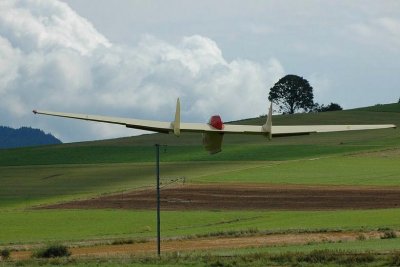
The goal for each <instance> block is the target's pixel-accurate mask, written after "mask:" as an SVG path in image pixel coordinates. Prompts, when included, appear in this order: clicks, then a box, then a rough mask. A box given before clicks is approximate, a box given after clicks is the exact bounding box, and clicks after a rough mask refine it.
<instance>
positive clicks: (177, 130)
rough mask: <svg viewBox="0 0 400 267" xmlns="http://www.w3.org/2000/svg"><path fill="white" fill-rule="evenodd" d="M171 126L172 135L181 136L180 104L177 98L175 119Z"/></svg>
mask: <svg viewBox="0 0 400 267" xmlns="http://www.w3.org/2000/svg"><path fill="white" fill-rule="evenodd" d="M171 124H172V127H173V129H174V134H175V135H176V136H179V135H180V134H181V103H180V101H179V97H178V99H177V100H176V111H175V119H174V121H173V122H172V123H171Z"/></svg>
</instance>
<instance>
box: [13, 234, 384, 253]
mask: <svg viewBox="0 0 400 267" xmlns="http://www.w3.org/2000/svg"><path fill="white" fill-rule="evenodd" d="M361 235H362V236H363V237H364V238H366V239H377V238H380V237H381V236H382V233H380V232H377V231H371V232H326V233H297V234H271V235H260V236H249V237H246V236H245V237H218V238H216V237H213V238H196V239H193V240H192V239H189V240H164V241H162V244H161V247H162V252H163V253H165V252H183V251H199V250H209V249H227V248H233V247H234V248H246V247H263V246H282V245H295V244H307V243H310V242H316V243H319V242H339V241H354V240H356V239H357V238H359V237H360V236H361ZM155 250H156V243H155V241H154V242H145V243H136V244H122V245H98V246H89V247H76V248H71V249H70V251H71V252H72V257H87V256H89V257H110V256H113V257H115V256H122V255H125V256H126V255H128V256H129V255H140V254H145V253H155ZM31 254H32V251H30V250H26V251H17V252H13V253H12V255H11V257H12V259H14V260H17V259H18V260H22V259H28V258H29V257H31Z"/></svg>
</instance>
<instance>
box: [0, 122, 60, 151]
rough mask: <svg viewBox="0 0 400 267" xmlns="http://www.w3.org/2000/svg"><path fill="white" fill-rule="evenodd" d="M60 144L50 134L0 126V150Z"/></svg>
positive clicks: (28, 128) (27, 128) (35, 130)
mask: <svg viewBox="0 0 400 267" xmlns="http://www.w3.org/2000/svg"><path fill="white" fill-rule="evenodd" d="M53 144H61V141H60V140H58V139H57V138H55V137H54V136H53V135H51V134H46V133H45V132H43V131H42V130H39V129H33V128H30V127H21V128H19V129H13V128H10V127H5V126H0V148H16V147H26V146H39V145H53Z"/></svg>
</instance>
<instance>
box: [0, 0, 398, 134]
mask: <svg viewBox="0 0 400 267" xmlns="http://www.w3.org/2000/svg"><path fill="white" fill-rule="evenodd" d="M399 70H400V1H397V0H393V1H389V0H382V1H375V0H374V1H370V0H359V1H357V0H353V1H347V0H343V1H341V0H337V1H322V0H303V1H297V0H291V1H289V0H283V1H280V0H279V1H278V0H276V1H272V0H263V1H258V0H252V1H238V0H220V1H215V0H213V1H211V0H203V1H194V0H163V1H154V0H146V1H142V0H115V1H109V0H85V1H82V0H1V1H0V114H1V115H0V125H5V126H10V127H14V128H18V127H21V126H31V127H34V128H40V129H42V130H44V131H45V132H51V133H52V134H54V135H55V136H56V137H58V138H60V139H61V140H62V141H63V142H76V141H85V140H96V139H106V138H115V137H121V136H131V135H136V134H141V133H143V132H142V131H136V130H132V129H126V128H124V127H122V126H118V125H107V124H101V123H94V122H85V121H74V120H68V119H62V118H52V117H44V116H38V115H37V116H34V115H33V114H32V110H33V109H39V110H52V111H62V112H75V113H85V114H98V115H109V116H119V117H132V118H138V119H153V120H162V121H172V120H173V117H174V112H175V103H176V99H177V98H178V97H179V98H180V100H181V109H182V110H181V117H182V121H186V122H206V121H207V120H208V118H209V117H210V116H211V115H214V114H219V115H221V117H222V119H223V120H224V121H230V120H235V119H243V118H248V117H255V116H259V115H261V114H265V113H266V111H267V106H268V103H267V102H268V100H267V98H268V93H269V89H270V88H271V87H272V86H273V85H274V83H276V82H277V81H278V80H279V79H280V78H282V77H283V76H285V75H287V74H295V75H299V76H301V77H304V78H305V79H307V80H308V81H309V82H310V84H311V86H312V87H313V88H314V100H315V101H316V102H318V103H320V104H329V103H330V102H336V103H339V104H340V105H341V106H342V107H344V108H354V107H361V106H369V105H375V104H378V103H381V104H383V103H393V102H397V101H398V100H399V97H400V75H399Z"/></svg>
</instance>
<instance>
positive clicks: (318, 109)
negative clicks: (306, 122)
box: [313, 102, 343, 112]
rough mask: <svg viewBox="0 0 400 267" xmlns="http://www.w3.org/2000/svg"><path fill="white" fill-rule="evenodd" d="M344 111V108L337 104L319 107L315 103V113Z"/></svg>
mask: <svg viewBox="0 0 400 267" xmlns="http://www.w3.org/2000/svg"><path fill="white" fill-rule="evenodd" d="M337 110H343V108H342V107H341V106H340V105H339V104H337V103H332V102H331V103H330V104H329V105H327V106H325V105H324V104H322V105H319V104H318V103H315V107H314V110H313V111H314V112H326V111H337Z"/></svg>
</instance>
